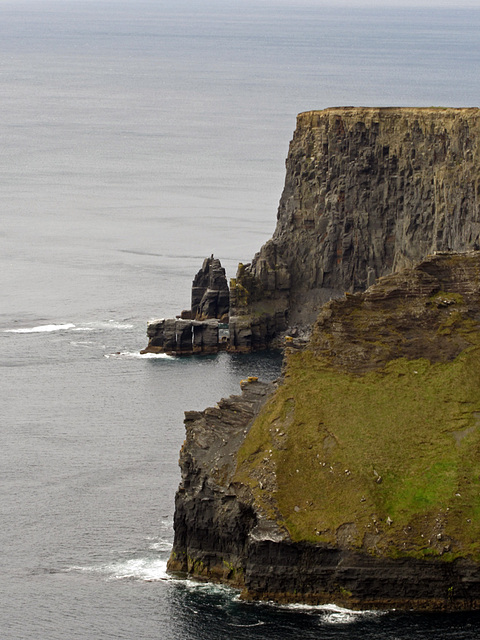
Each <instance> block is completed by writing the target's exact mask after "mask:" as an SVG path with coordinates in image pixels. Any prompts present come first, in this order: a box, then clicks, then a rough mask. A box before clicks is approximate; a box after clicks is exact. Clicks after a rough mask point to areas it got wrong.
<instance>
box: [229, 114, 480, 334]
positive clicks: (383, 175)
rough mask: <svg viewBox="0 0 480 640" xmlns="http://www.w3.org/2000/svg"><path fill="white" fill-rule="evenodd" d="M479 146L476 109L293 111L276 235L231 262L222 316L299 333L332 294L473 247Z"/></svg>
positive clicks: (477, 225) (478, 222) (479, 192)
mask: <svg viewBox="0 0 480 640" xmlns="http://www.w3.org/2000/svg"><path fill="white" fill-rule="evenodd" d="M479 144H480V116H479V110H478V109H476V108H471V109H443V108H354V107H346V108H332V109H326V110H324V111H309V112H306V113H301V114H300V115H299V116H298V119H297V127H296V130H295V133H294V137H293V140H292V142H291V143H290V149H289V153H288V158H287V161H286V178H285V187H284V190H283V194H282V197H281V200H280V205H279V209H278V216H277V227H276V230H275V233H274V235H273V237H272V239H271V240H269V241H268V242H267V243H266V244H265V245H264V246H263V247H262V249H261V250H260V252H259V253H258V254H257V255H256V256H255V258H254V259H253V261H252V263H251V264H247V265H240V266H239V269H238V273H237V277H236V279H234V280H233V281H232V283H231V311H230V313H231V315H232V316H234V317H237V316H245V318H244V321H243V323H244V325H246V323H247V318H249V317H252V318H259V317H264V318H265V317H266V316H273V317H278V316H279V315H282V316H284V318H286V322H287V324H288V326H289V327H290V328H292V327H299V328H308V327H309V326H310V325H311V323H312V322H313V321H314V320H315V318H316V316H317V315H318V312H319V311H320V308H321V306H322V305H323V304H324V303H325V302H327V301H328V300H329V299H331V298H337V297H340V296H342V295H343V294H344V292H350V293H352V292H356V291H362V290H364V289H366V288H367V287H368V286H369V285H371V284H373V283H374V281H375V280H376V278H378V277H380V276H384V275H387V274H389V273H391V272H393V271H396V270H398V269H400V268H402V267H406V266H411V265H413V264H414V263H415V262H417V261H418V260H420V259H422V258H424V257H425V256H427V255H428V254H430V253H432V252H434V251H438V250H454V251H466V250H469V249H474V248H477V247H478V245H479V236H480V212H479V202H480V181H479V178H480V171H479V168H480V162H479V159H480V158H479ZM264 322H267V321H266V320H264ZM268 337H269V338H270V334H268ZM239 342H241V340H240V341H239Z"/></svg>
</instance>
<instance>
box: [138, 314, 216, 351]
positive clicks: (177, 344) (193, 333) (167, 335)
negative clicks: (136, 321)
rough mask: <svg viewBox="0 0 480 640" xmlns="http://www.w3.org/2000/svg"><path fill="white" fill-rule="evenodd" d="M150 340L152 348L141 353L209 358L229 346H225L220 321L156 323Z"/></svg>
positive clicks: (150, 328)
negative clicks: (205, 356) (203, 356)
mask: <svg viewBox="0 0 480 640" xmlns="http://www.w3.org/2000/svg"><path fill="white" fill-rule="evenodd" d="M147 336H148V346H147V348H146V349H143V350H142V351H141V353H166V354H169V355H180V356H190V355H209V354H212V353H218V351H220V350H221V349H222V348H223V349H224V348H225V347H226V343H225V342H222V338H221V335H220V329H219V322H218V320H203V321H198V320H184V319H182V318H167V319H161V320H154V321H153V322H149V323H148V326H147Z"/></svg>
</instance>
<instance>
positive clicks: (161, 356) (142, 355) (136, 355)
mask: <svg viewBox="0 0 480 640" xmlns="http://www.w3.org/2000/svg"><path fill="white" fill-rule="evenodd" d="M105 358H140V359H142V360H148V359H160V360H174V356H168V355H167V354H166V353H140V352H139V351H119V352H118V353H106V354H105Z"/></svg>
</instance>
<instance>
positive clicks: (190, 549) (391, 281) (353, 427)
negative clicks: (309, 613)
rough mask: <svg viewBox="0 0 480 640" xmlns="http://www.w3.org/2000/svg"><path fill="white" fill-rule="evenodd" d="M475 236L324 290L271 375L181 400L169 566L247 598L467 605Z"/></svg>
mask: <svg viewBox="0 0 480 640" xmlns="http://www.w3.org/2000/svg"><path fill="white" fill-rule="evenodd" d="M479 328H480V252H470V253H466V254H456V253H440V254H437V255H434V256H429V257H427V258H426V259H425V260H423V261H422V262H421V263H420V264H418V265H417V266H416V267H414V268H409V269H404V270H401V271H399V272H398V273H395V274H393V275H390V276H387V277H384V278H381V279H380V280H379V281H378V283H377V284H375V285H373V286H371V287H370V288H369V289H368V290H367V291H365V292H363V293H356V294H353V295H348V296H346V297H344V298H343V299H342V300H332V301H330V302H329V303H328V304H327V305H325V306H324V308H323V309H322V311H321V313H320V314H319V317H318V320H317V322H316V324H315V326H314V329H313V333H312V338H311V340H310V343H309V345H308V347H307V348H306V349H305V350H302V351H299V350H295V349H287V354H286V369H285V376H284V380H283V382H282V383H281V384H279V385H278V387H277V388H276V389H275V388H274V387H269V386H266V385H263V384H261V383H259V382H257V381H255V380H252V381H250V382H248V381H246V382H244V383H243V384H242V387H243V395H242V396H241V397H233V398H231V399H229V400H225V401H222V402H221V403H219V405H218V407H216V408H214V409H207V410H206V411H205V412H202V413H197V412H188V413H187V414H186V422H185V424H186V432H187V438H186V441H185V444H184V446H183V448H182V451H181V455H180V466H181V469H182V483H181V485H180V488H179V491H178V493H177V497H176V511H175V542H174V548H173V552H172V555H171V558H170V561H169V569H170V570H171V571H181V572H188V573H191V574H193V575H196V576H197V577H200V578H204V579H214V580H220V581H223V582H230V583H232V584H235V585H237V586H239V587H241V588H242V589H243V596H244V597H245V598H250V599H273V600H276V601H289V602H309V603H324V602H332V601H333V602H337V603H339V604H344V605H347V606H349V607H362V608H363V607H397V608H402V607H405V608H411V607H415V608H418V609H422V608H424V609H471V608H479V607H480V542H479V541H480V518H479V514H480V463H479V460H480V455H479V454H480V422H479V416H480V384H479V379H478V370H479V367H480V332H479Z"/></svg>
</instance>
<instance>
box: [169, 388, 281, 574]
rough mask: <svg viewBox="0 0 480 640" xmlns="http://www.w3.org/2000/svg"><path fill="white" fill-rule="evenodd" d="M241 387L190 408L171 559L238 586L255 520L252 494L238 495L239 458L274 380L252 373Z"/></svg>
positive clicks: (176, 565)
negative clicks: (206, 404) (237, 391)
mask: <svg viewBox="0 0 480 640" xmlns="http://www.w3.org/2000/svg"><path fill="white" fill-rule="evenodd" d="M241 387H242V395H241V396H231V397H230V398H228V399H223V400H221V401H220V402H219V403H218V405H217V406H216V407H214V408H210V409H206V410H205V411H202V412H199V411H187V412H185V429H186V440H185V443H184V445H183V447H182V450H181V452H180V466H181V470H182V481H181V484H180V487H179V489H178V492H177V496H176V500H175V544H174V548H173V551H172V554H171V557H170V560H169V563H168V569H169V570H170V571H174V572H175V571H176V572H183V573H187V572H191V573H194V574H195V575H196V576H198V577H204V578H206V579H212V578H213V579H217V580H220V581H224V582H229V583H232V584H235V585H239V584H242V582H243V571H244V564H245V557H246V550H247V549H246V547H247V539H248V535H249V532H250V530H252V529H253V528H254V527H255V522H256V515H255V512H254V510H253V509H252V506H251V497H247V499H246V500H242V499H240V500H239V499H238V497H239V496H238V494H237V491H236V488H235V487H234V486H232V481H233V475H234V472H235V468H236V457H237V452H238V449H239V448H240V447H241V446H242V444H243V441H244V439H245V436H246V434H247V433H248V430H249V428H250V426H251V423H252V421H253V419H254V417H255V416H256V415H257V413H258V411H259V410H260V408H261V407H262V406H263V404H264V403H265V401H266V399H267V398H268V397H269V396H270V395H271V394H272V393H273V389H274V385H273V384H265V383H262V382H259V381H258V380H257V379H256V378H250V379H249V380H245V381H243V382H242V383H241ZM240 492H241V488H240ZM247 494H248V490H247Z"/></svg>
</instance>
